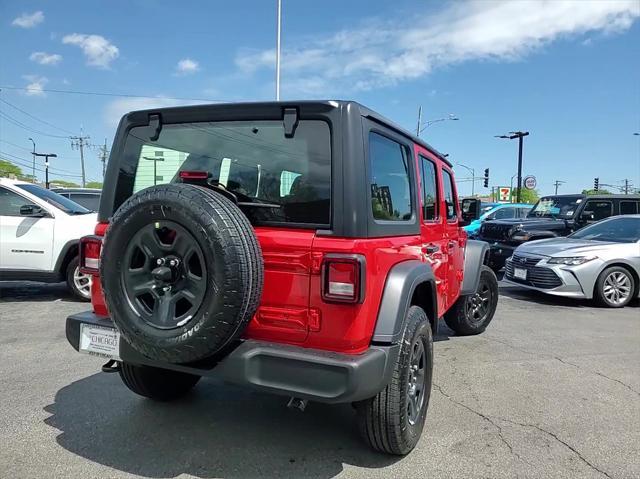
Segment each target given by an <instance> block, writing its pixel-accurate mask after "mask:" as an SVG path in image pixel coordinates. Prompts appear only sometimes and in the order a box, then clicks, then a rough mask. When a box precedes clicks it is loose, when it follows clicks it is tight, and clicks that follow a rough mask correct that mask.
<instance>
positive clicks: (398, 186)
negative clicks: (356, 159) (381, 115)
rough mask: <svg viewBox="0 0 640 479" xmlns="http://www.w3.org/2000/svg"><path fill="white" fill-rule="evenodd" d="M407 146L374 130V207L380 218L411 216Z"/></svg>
mask: <svg viewBox="0 0 640 479" xmlns="http://www.w3.org/2000/svg"><path fill="white" fill-rule="evenodd" d="M408 158H409V156H408V155H407V150H406V148H405V147H404V146H402V145H401V144H400V143H398V142H395V141H393V140H390V139H389V138H387V137H385V136H382V135H379V134H378V133H373V132H371V133H370V134H369V161H370V164H371V208H372V211H373V217H374V218H375V219H377V220H386V221H408V220H410V219H411V217H412V208H411V188H410V186H409V169H408V168H409V166H408Z"/></svg>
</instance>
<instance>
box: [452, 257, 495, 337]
mask: <svg viewBox="0 0 640 479" xmlns="http://www.w3.org/2000/svg"><path fill="white" fill-rule="evenodd" d="M497 307H498V279H497V278H496V275H495V273H494V272H493V271H492V270H491V268H489V267H488V266H482V269H481V270H480V282H479V283H478V290H477V292H476V293H475V294H470V295H467V296H460V297H459V298H458V300H457V301H456V302H455V304H454V305H453V306H452V307H451V308H449V310H448V311H447V312H446V313H444V322H445V323H447V326H449V328H451V329H453V330H454V331H455V332H456V334H458V335H460V336H469V335H473V334H480V333H481V332H483V331H484V330H485V329H487V326H489V323H490V322H491V320H492V319H493V315H494V314H495V312H496V308H497Z"/></svg>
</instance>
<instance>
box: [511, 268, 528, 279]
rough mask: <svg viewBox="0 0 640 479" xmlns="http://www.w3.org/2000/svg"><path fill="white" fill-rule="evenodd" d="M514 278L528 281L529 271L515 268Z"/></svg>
mask: <svg viewBox="0 0 640 479" xmlns="http://www.w3.org/2000/svg"><path fill="white" fill-rule="evenodd" d="M513 277H514V278H518V279H527V270H526V269H522V268H513Z"/></svg>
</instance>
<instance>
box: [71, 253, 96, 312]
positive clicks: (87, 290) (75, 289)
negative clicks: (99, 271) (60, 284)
mask: <svg viewBox="0 0 640 479" xmlns="http://www.w3.org/2000/svg"><path fill="white" fill-rule="evenodd" d="M66 279H67V286H68V287H69V290H70V291H71V292H72V293H73V295H74V296H75V297H76V298H77V299H79V300H81V301H90V300H91V276H90V275H88V274H84V273H81V272H80V262H79V259H78V257H77V256H76V257H75V258H73V259H72V260H71V261H70V262H69V264H68V266H67V271H66Z"/></svg>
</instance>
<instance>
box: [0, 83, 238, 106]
mask: <svg viewBox="0 0 640 479" xmlns="http://www.w3.org/2000/svg"><path fill="white" fill-rule="evenodd" d="M2 89H6V90H19V91H28V90H29V89H28V88H25V87H16V86H4V85H0V90H2ZM39 91H43V92H47V93H66V94H72V95H93V96H111V97H122V98H152V99H155V100H179V101H208V102H211V103H224V102H225V101H228V100H214V99H211V98H184V97H169V96H147V95H133V94H130V93H111V92H98V91H80V90H53V89H46V88H43V89H42V90H39Z"/></svg>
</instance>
